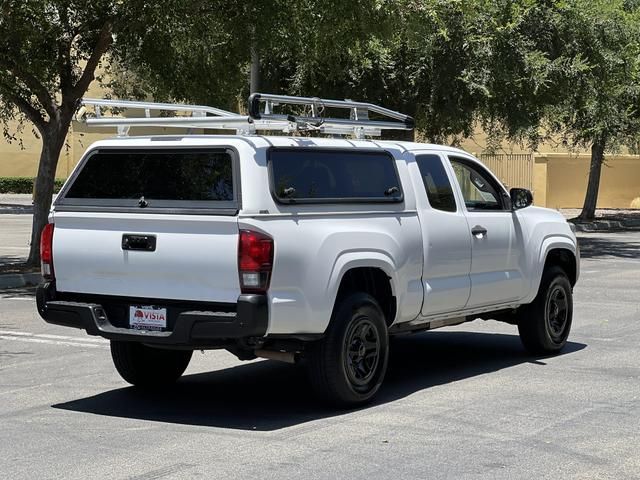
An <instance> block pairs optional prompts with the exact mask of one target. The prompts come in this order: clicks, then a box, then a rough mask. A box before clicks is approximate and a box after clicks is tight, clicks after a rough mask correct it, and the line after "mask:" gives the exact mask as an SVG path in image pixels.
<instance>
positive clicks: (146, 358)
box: [111, 340, 193, 387]
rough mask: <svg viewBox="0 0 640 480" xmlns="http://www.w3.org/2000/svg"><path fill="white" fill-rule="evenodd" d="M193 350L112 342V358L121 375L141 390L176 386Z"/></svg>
mask: <svg viewBox="0 0 640 480" xmlns="http://www.w3.org/2000/svg"><path fill="white" fill-rule="evenodd" d="M192 354H193V351H191V350H166V349H161V348H153V347H148V346H146V345H143V344H141V343H136V342H119V341H116V340H111V358H112V359H113V364H114V366H115V367H116V370H117V371H118V373H119V374H120V376H121V377H122V378H123V379H124V380H125V381H127V382H129V383H130V384H132V385H135V386H137V387H161V386H166V385H170V384H172V383H174V382H175V381H176V380H177V379H178V378H180V376H181V375H182V374H183V373H184V371H185V370H186V369H187V366H188V365H189V361H190V360H191V355H192Z"/></svg>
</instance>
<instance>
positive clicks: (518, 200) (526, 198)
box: [509, 188, 533, 210]
mask: <svg viewBox="0 0 640 480" xmlns="http://www.w3.org/2000/svg"><path fill="white" fill-rule="evenodd" d="M509 196H510V197H511V209H512V210H520V209H521V208H527V207H528V206H530V205H531V204H532V203H533V194H532V193H531V190H527V189H526V188H512V189H511V190H509Z"/></svg>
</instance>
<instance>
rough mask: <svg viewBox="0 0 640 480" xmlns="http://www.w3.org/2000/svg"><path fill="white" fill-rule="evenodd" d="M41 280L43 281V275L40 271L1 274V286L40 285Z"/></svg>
mask: <svg viewBox="0 0 640 480" xmlns="http://www.w3.org/2000/svg"><path fill="white" fill-rule="evenodd" d="M40 282H42V276H41V275H40V273H38V272H33V273H6V274H3V275H0V288H19V287H26V286H27V285H38V284H39V283H40Z"/></svg>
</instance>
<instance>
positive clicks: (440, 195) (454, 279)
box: [409, 152, 471, 316]
mask: <svg viewBox="0 0 640 480" xmlns="http://www.w3.org/2000/svg"><path fill="white" fill-rule="evenodd" d="M415 160H416V161H415V163H410V164H409V168H410V170H411V171H412V175H411V177H412V179H413V181H414V190H415V192H416V204H417V207H418V218H419V219H420V227H421V229H422V242H423V262H424V265H423V274H422V283H423V287H424V301H423V304H422V315H423V316H429V315H434V314H439V313H447V312H455V311H458V310H462V309H463V308H464V307H465V305H466V304H467V300H468V299H469V293H470V290H471V280H470V278H469V273H470V269H471V238H470V236H469V229H468V225H467V220H466V218H465V216H464V212H463V210H462V208H461V205H460V204H459V202H458V201H456V196H455V195H454V190H453V182H454V181H455V180H454V179H453V178H452V176H451V174H450V173H449V172H447V170H448V169H447V168H446V167H445V162H446V157H444V156H442V155H440V154H436V153H432V152H429V153H424V154H421V153H416V155H415Z"/></svg>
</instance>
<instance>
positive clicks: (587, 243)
mask: <svg viewBox="0 0 640 480" xmlns="http://www.w3.org/2000/svg"><path fill="white" fill-rule="evenodd" d="M592 235H593V234H590V235H589V236H580V237H579V238H578V243H579V245H580V256H581V257H582V258H628V259H633V258H640V242H638V241H633V240H634V239H636V238H638V237H637V234H636V236H635V237H631V238H627V236H628V234H625V233H622V232H621V233H616V234H615V237H616V238H620V240H617V239H616V240H614V239H612V238H611V236H613V235H611V236H609V237H601V236H592Z"/></svg>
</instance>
